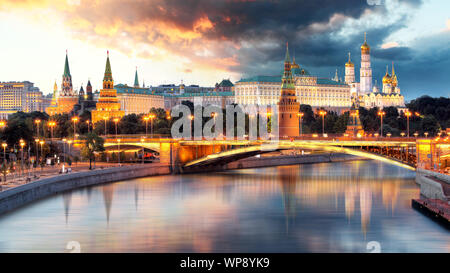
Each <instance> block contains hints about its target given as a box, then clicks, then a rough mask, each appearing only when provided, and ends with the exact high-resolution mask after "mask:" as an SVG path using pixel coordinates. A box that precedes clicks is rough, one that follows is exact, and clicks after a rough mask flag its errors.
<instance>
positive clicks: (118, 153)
mask: <svg viewBox="0 0 450 273" xmlns="http://www.w3.org/2000/svg"><path fill="white" fill-rule="evenodd" d="M117 145H118V148H117V149H118V150H117V155H118V158H119V161H118V163H119V166H120V139H119V138H118V139H117Z"/></svg>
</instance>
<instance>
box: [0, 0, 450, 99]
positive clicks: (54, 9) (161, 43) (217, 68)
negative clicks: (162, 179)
mask: <svg viewBox="0 0 450 273" xmlns="http://www.w3.org/2000/svg"><path fill="white" fill-rule="evenodd" d="M449 10H450V1H447V0H346V1H344V0H342V1H334V0H315V1H311V0H214V1H212V0H210V1H207V0H165V1H164V0H147V1H144V0H89V1H85V0H0V81H23V80H28V81H31V82H34V83H35V85H36V86H38V87H39V88H40V89H41V90H42V91H43V92H44V93H45V94H48V93H51V92H52V90H53V84H54V82H55V81H56V82H57V84H58V86H59V85H60V83H61V78H62V74H63V69H64V58H65V54H66V50H67V52H68V55H69V64H70V70H71V74H72V79H73V85H74V88H76V89H79V87H80V86H81V85H84V86H85V85H86V83H87V81H88V80H89V79H90V80H91V82H92V84H93V88H94V89H99V88H100V87H101V80H102V78H103V73H104V68H105V61H106V52H107V50H109V52H110V59H111V66H112V72H113V77H114V80H115V83H116V84H118V83H123V84H129V85H132V84H133V82H134V74H135V70H136V68H137V69H138V74H139V81H140V83H141V85H142V83H143V81H144V82H145V85H146V86H148V85H152V86H157V85H160V84H168V83H174V84H179V83H181V81H183V82H184V83H185V84H187V85H190V84H199V85H203V86H213V85H214V84H215V83H216V82H220V81H221V80H222V79H228V78H229V79H231V80H232V81H233V82H235V81H237V80H239V79H241V78H242V77H247V76H254V75H276V74H280V73H281V70H282V69H283V64H282V62H283V60H284V55H285V44H286V42H289V49H290V55H291V56H295V59H296V62H297V63H298V64H300V65H301V66H302V67H303V68H305V69H307V70H308V71H309V72H310V73H311V74H313V75H317V76H319V77H328V78H331V77H333V76H334V73H335V70H336V69H338V73H339V76H340V77H342V78H344V64H345V62H346V61H347V59H348V52H350V53H351V56H352V61H353V62H354V63H355V69H356V74H359V73H358V72H359V67H360V58H361V54H360V46H361V44H362V43H363V40H364V32H367V42H368V44H369V45H370V46H371V57H372V69H373V78H374V82H375V80H377V82H378V83H380V82H381V79H382V77H383V76H384V74H385V71H386V66H387V65H389V69H391V64H392V62H394V65H395V71H396V74H397V77H398V81H399V87H400V88H401V92H402V94H403V95H405V97H406V100H408V101H409V100H411V99H414V98H416V97H419V96H421V95H430V96H435V97H437V96H444V97H449V96H450V77H449V74H450V14H449V12H448V11H449ZM357 80H358V76H357Z"/></svg>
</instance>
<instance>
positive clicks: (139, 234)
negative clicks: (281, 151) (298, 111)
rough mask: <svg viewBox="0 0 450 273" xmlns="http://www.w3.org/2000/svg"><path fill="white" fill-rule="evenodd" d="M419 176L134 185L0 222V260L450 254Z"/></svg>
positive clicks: (319, 173)
mask: <svg viewBox="0 0 450 273" xmlns="http://www.w3.org/2000/svg"><path fill="white" fill-rule="evenodd" d="M414 177H415V173H414V172H412V171H409V170H405V169H402V168H399V167H396V166H391V165H386V164H384V163H380V162H375V161H353V162H342V163H321V164H307V165H294V166H283V167H270V168H258V169H246V170H235V171H226V172H217V173H205V174H192V175H179V176H174V175H167V176H159V177H148V178H140V179H132V180H128V181H121V182H116V183H110V184H105V185H101V186H94V187H88V188H83V189H78V190H73V191H70V192H67V193H64V194H59V195H55V196H52V197H49V198H46V199H43V200H39V201H37V202H34V203H32V204H30V205H27V206H25V207H22V208H20V209H17V210H15V211H13V212H10V213H8V214H5V215H3V216H1V217H0V252H68V251H69V250H67V249H66V247H67V244H68V242H71V241H75V242H77V243H75V245H78V243H79V246H80V250H81V252H368V251H369V250H380V251H381V252H450V232H449V231H447V230H446V229H445V228H443V227H442V226H440V225H439V224H437V223H435V222H433V221H432V220H430V219H429V218H427V217H426V216H424V215H422V214H421V213H419V212H417V211H415V210H413V209H412V208H411V199H412V198H417V197H419V194H420V191H419V187H418V186H417V185H416V184H415V182H414ZM372 241H375V243H373V242H372ZM369 242H372V243H370V244H369V246H368V243H369ZM372 246H374V247H375V248H373V247H372ZM368 248H369V250H368Z"/></svg>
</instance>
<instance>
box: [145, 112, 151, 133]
mask: <svg viewBox="0 0 450 273" xmlns="http://www.w3.org/2000/svg"><path fill="white" fill-rule="evenodd" d="M149 119H150V118H149V117H148V116H145V117H144V121H145V136H146V137H147V135H148V132H147V128H148V120H149Z"/></svg>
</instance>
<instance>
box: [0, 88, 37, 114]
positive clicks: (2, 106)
mask: <svg viewBox="0 0 450 273" xmlns="http://www.w3.org/2000/svg"><path fill="white" fill-rule="evenodd" d="M18 111H23V112H32V111H44V101H43V95H42V92H41V91H39V88H38V87H35V86H34V84H33V83H32V82H29V81H24V82H1V83H0V119H8V116H9V115H10V114H14V113H16V112H18Z"/></svg>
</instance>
